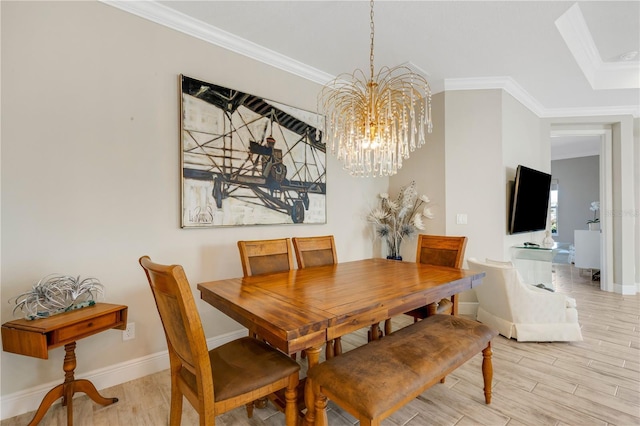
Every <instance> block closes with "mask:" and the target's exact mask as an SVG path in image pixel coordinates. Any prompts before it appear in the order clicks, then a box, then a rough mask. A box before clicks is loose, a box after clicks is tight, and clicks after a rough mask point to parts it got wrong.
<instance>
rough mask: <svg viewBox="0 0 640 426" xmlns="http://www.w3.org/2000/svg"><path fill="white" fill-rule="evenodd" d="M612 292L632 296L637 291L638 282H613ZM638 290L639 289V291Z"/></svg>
mask: <svg viewBox="0 0 640 426" xmlns="http://www.w3.org/2000/svg"><path fill="white" fill-rule="evenodd" d="M613 288H614V292H615V293H618V294H622V295H623V296H633V295H635V294H636V292H637V291H639V290H640V286H639V285H638V284H635V283H634V284H627V285H625V284H614V285H613ZM639 292H640V291H639Z"/></svg>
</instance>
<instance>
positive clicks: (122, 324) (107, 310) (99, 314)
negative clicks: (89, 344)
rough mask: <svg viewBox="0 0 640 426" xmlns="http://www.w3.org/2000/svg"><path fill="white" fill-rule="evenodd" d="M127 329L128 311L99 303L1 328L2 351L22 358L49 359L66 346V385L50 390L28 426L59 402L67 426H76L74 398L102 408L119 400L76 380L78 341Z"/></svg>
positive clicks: (17, 322) (90, 384) (19, 320)
mask: <svg viewBox="0 0 640 426" xmlns="http://www.w3.org/2000/svg"><path fill="white" fill-rule="evenodd" d="M126 327H127V307H126V306H124V305H112V304H110V303H97V304H95V305H93V306H89V307H86V308H81V309H78V310H75V311H70V312H65V313H64V314H59V315H54V316H52V317H49V318H42V319H37V320H31V321H29V320H26V319H18V320H14V321H9V322H6V323H4V324H2V349H3V350H4V351H6V352H12V353H16V354H20V355H27V356H32V357H35V358H42V359H48V358H49V349H53V348H57V347H59V346H63V345H64V350H65V352H66V353H65V357H64V364H63V366H62V369H63V370H64V382H63V383H61V384H59V385H58V386H56V387H54V388H53V389H51V390H50V391H49V392H48V393H47V394H46V395H45V397H44V399H43V400H42V402H41V403H40V406H39V407H38V411H36V414H35V416H34V417H33V419H32V420H31V422H30V423H29V425H30V426H31V425H37V424H38V423H39V422H40V420H42V418H43V417H44V415H45V414H46V412H47V410H48V409H49V407H51V405H52V404H53V403H54V402H55V401H56V400H57V399H59V398H62V405H63V406H66V407H67V425H69V426H71V425H73V394H74V393H76V392H84V393H86V394H87V395H88V396H89V398H91V399H92V400H94V401H95V402H97V403H98V404H101V405H109V404H113V403H114V402H117V401H118V398H105V397H103V396H101V395H100V394H99V393H98V390H97V389H96V387H95V386H94V385H93V383H91V382H90V381H89V380H85V379H80V380H76V379H75V378H74V376H73V372H74V370H75V368H76V352H75V349H76V341H77V340H80V339H82V338H85V337H88V336H92V335H94V334H97V333H100V332H102V331H105V330H109V329H112V328H117V329H119V330H124V329H125V328H126Z"/></svg>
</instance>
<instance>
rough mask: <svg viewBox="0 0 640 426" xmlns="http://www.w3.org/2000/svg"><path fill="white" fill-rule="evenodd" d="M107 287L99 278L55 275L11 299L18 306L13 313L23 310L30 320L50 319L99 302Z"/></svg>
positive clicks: (43, 279) (45, 278)
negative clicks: (99, 297)
mask: <svg viewBox="0 0 640 426" xmlns="http://www.w3.org/2000/svg"><path fill="white" fill-rule="evenodd" d="M103 288H104V286H103V285H102V284H100V281H99V280H98V279H97V278H84V279H80V277H79V276H78V277H73V276H71V275H62V274H51V275H47V276H46V277H44V278H42V279H41V280H40V281H38V282H37V283H36V284H34V285H33V287H32V288H31V290H29V291H27V292H25V293H22V294H20V295H18V296H16V297H13V298H11V299H9V303H11V301H14V302H15V304H16V306H15V307H14V308H13V314H14V315H15V314H16V311H21V312H22V313H23V315H24V317H25V318H26V319H29V320H33V319H38V318H47V317H50V316H52V315H56V314H61V313H63V312H68V311H71V310H74V309H79V308H83V307H85V306H91V305H94V304H95V303H96V298H97V295H98V293H102V294H104V291H103Z"/></svg>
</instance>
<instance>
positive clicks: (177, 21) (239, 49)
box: [99, 0, 335, 84]
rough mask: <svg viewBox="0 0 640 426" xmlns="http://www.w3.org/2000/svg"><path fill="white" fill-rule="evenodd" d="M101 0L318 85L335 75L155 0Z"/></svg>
mask: <svg viewBox="0 0 640 426" xmlns="http://www.w3.org/2000/svg"><path fill="white" fill-rule="evenodd" d="M99 1H100V2H101V3H104V4H106V5H109V6H113V7H115V8H118V9H121V10H124V11H125V12H129V13H131V14H133V15H136V16H139V17H141V18H144V19H147V20H149V21H152V22H155V23H157V24H160V25H163V26H165V27H168V28H171V29H173V30H176V31H180V32H181V33H184V34H187V35H190V36H192V37H195V38H197V39H200V40H203V41H206V42H208V43H211V44H214V45H216V46H220V47H222V48H224V49H227V50H230V51H232V52H235V53H238V54H240V55H243V56H247V57H249V58H252V59H255V60H256V61H260V62H263V63H265V64H268V65H271V66H273V67H275V68H278V69H281V70H284V71H287V72H290V73H291V74H294V75H297V76H299V77H302V78H304V79H307V80H310V81H313V82H315V83H318V84H325V83H327V82H328V81H331V80H333V79H334V78H335V76H332V75H331V74H327V73H325V72H324V71H320V70H318V69H316V68H313V67H311V66H309V65H306V64H303V63H302V62H299V61H296V60H294V59H292V58H290V57H288V56H285V55H282V54H280V53H278V52H275V51H273V50H270V49H267V48H266V47H263V46H260V45H259V44H257V43H253V42H251V41H249V40H246V39H244V38H242V37H238V36H236V35H234V34H232V33H230V32H228V31H224V30H222V29H220V28H217V27H214V26H213V25H209V24H206V23H204V22H202V21H200V20H198V19H195V18H193V17H191V16H187V15H185V14H183V13H180V12H177V11H176V10H174V9H171V8H169V7H166V6H164V5H162V4H160V3H158V2H155V1H120V0H115V1H114V0H99Z"/></svg>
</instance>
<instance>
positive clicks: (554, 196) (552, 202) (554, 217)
mask: <svg viewBox="0 0 640 426" xmlns="http://www.w3.org/2000/svg"><path fill="white" fill-rule="evenodd" d="M549 218H550V221H551V235H558V179H551V196H550V197H549Z"/></svg>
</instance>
